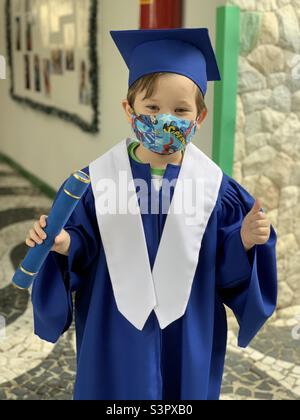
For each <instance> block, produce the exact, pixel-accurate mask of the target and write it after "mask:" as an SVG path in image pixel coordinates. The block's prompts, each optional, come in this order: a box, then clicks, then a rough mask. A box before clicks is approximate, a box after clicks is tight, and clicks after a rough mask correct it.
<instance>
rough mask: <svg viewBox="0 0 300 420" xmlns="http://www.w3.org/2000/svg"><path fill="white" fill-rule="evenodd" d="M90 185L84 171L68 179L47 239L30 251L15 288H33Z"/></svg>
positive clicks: (16, 276)
mask: <svg viewBox="0 0 300 420" xmlns="http://www.w3.org/2000/svg"><path fill="white" fill-rule="evenodd" d="M89 184H90V177H89V176H88V175H87V174H86V173H85V172H82V171H75V172H74V173H73V174H72V175H71V176H70V178H69V179H67V181H66V183H65V185H64V188H63V189H62V191H61V193H60V194H59V196H58V197H57V199H56V201H55V203H54V205H53V207H52V209H51V211H50V213H49V215H48V218H47V226H46V227H45V228H44V229H43V230H44V231H45V233H46V235H47V238H46V239H45V240H44V242H43V243H42V244H35V247H34V248H31V249H29V251H28V252H27V254H26V256H25V258H24V260H23V261H22V262H21V264H20V265H19V267H18V269H17V270H16V272H15V274H14V276H13V279H12V282H13V285H14V286H16V287H18V288H20V289H28V288H29V287H30V286H31V284H32V282H33V280H34V278H35V276H36V275H37V274H38V272H39V270H40V268H41V266H42V265H43V262H44V261H45V259H46V257H47V255H48V254H49V252H50V250H51V248H52V246H53V244H54V240H55V237H56V236H57V235H59V233H60V232H61V230H62V229H63V227H64V226H65V224H66V223H67V221H68V220H69V218H70V216H71V214H72V213H73V211H74V209H75V207H76V205H77V204H78V202H79V200H80V199H81V197H82V196H83V194H84V192H85V191H86V189H87V187H88V185H89Z"/></svg>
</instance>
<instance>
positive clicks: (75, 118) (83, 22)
mask: <svg viewBox="0 0 300 420" xmlns="http://www.w3.org/2000/svg"><path fill="white" fill-rule="evenodd" d="M98 1H99V0H80V1H78V0H25V1H22V2H20V0H6V37H7V49H8V51H7V56H8V64H9V67H10V71H11V78H10V80H11V89H10V95H11V97H12V98H13V99H14V100H15V101H17V102H19V103H21V104H23V105H26V106H30V107H31V108H33V109H35V110H37V111H40V112H44V113H47V114H48V115H49V116H52V117H53V116H54V117H58V118H62V119H63V120H65V121H66V122H68V123H73V124H76V125H77V126H78V127H80V128H81V129H82V130H84V131H86V132H90V133H97V132H99V109H98V87H99V83H98V77H99V76H98V54H97V17H98V16H97V15H98Z"/></svg>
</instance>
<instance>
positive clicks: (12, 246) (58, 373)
mask: <svg viewBox="0 0 300 420" xmlns="http://www.w3.org/2000/svg"><path fill="white" fill-rule="evenodd" d="M50 206H51V200H49V199H48V198H46V197H44V196H43V195H42V194H41V193H40V192H39V191H38V190H37V189H36V188H35V187H33V186H32V185H31V184H30V183H29V182H28V181H27V180H25V179H24V178H22V177H20V176H18V174H17V173H16V172H15V171H14V170H12V169H11V168H10V167H9V166H7V165H6V164H5V163H1V162H0V315H2V316H3V317H4V318H5V320H6V337H5V338H1V336H0V399H11V400H16V399H22V400H28V399H30V400H60V399H69V400H70V399H72V392H73V385H74V378H75V332H74V326H72V327H71V328H70V330H69V331H68V332H67V333H66V334H65V335H64V336H63V337H62V338H61V339H60V341H59V343H58V344H56V345H52V344H49V343H46V342H44V341H42V340H40V339H39V338H38V337H36V336H34V334H33V324H32V308H31V305H30V294H29V292H27V291H25V292H24V291H20V290H18V289H15V288H14V287H13V286H12V285H11V284H10V283H11V278H12V276H13V273H14V271H15V269H16V268H17V266H18V264H19V262H20V261H21V260H22V259H23V257H24V256H25V254H26V252H27V249H28V247H27V246H26V245H25V243H24V240H25V238H24V232H27V231H28V230H29V228H30V227H32V224H33V222H34V221H35V220H36V219H37V218H38V217H39V216H40V215H41V214H47V213H48V212H49V209H50ZM297 315H300V307H294V308H290V309H289V310H288V311H286V313H282V318H281V319H275V318H274V319H272V320H270V321H269V323H268V324H267V325H266V326H265V327H264V328H263V329H262V330H261V332H260V334H258V336H257V337H256V338H255V339H254V340H253V342H252V343H251V347H249V348H247V349H239V348H237V346H236V330H237V328H236V323H235V322H233V321H232V319H231V318H230V319H229V321H230V322H229V326H230V330H229V335H228V352H227V357H226V366H225V373H224V381H223V387H222V399H226V400H245V399H251V400H255V399H256V400H300V357H299V356H300V341H299V340H297V338H298V334H299V332H300V328H299V319H297Z"/></svg>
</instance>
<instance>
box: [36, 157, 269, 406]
mask: <svg viewBox="0 0 300 420" xmlns="http://www.w3.org/2000/svg"><path fill="white" fill-rule="evenodd" d="M130 165H131V168H132V174H133V178H134V179H135V178H143V179H145V180H146V181H147V183H148V186H149V194H151V188H150V183H151V173H150V165H149V164H145V163H140V162H137V161H135V160H133V159H132V158H131V157H130ZM83 170H84V171H85V172H86V173H89V168H88V167H86V168H84V169H83ZM179 170H180V166H177V165H173V164H169V165H168V166H167V168H166V171H165V174H164V177H165V178H167V179H169V181H171V180H172V179H177V178H178V175H179ZM62 188H63V185H62V186H61V188H60V189H59V191H58V193H57V195H58V194H59V193H60V191H61V190H62ZM136 191H138V190H136ZM173 192H174V188H173V189H172V190H171V194H172V195H173ZM57 195H56V197H57ZM172 195H171V196H172ZM160 199H161V196H160ZM149 202H150V200H149ZM139 203H140V200H139ZM253 203H254V198H253V197H252V196H251V195H250V194H249V193H248V192H247V191H246V190H245V189H244V188H243V187H242V186H241V185H239V184H238V183H237V182H236V181H235V180H234V179H233V178H231V177H229V176H227V175H226V174H225V173H223V179H222V183H221V187H220V191H219V196H218V199H217V202H216V205H215V208H214V210H213V212H212V214H211V217H210V219H209V222H208V225H207V228H206V231H205V234H204V236H203V240H202V246H201V250H200V253H199V262H198V265H197V270H196V273H195V277H194V281H193V285H192V289H191V294H190V298H189V302H188V306H187V309H186V312H185V314H184V315H183V316H182V317H181V318H179V319H177V320H176V321H174V322H173V323H171V324H169V325H168V326H167V327H166V328H165V329H163V330H161V329H160V327H159V324H158V321H157V318H156V316H155V313H154V311H152V312H151V314H150V316H149V318H148V320H147V321H146V324H145V326H144V328H143V330H142V331H140V330H138V329H136V328H135V327H134V326H133V325H132V324H131V323H130V322H129V321H128V320H127V319H126V318H125V317H124V316H123V315H122V314H121V313H120V312H119V311H118V309H117V306H116V303H115V299H114V294H113V289H112V285H111V281H110V277H109V272H108V267H107V263H106V257H105V253H104V249H103V245H102V242H101V237H100V233H99V229H98V225H97V219H96V213H95V205H94V198H93V192H92V189H91V186H89V187H88V189H87V191H86V192H85V194H84V196H83V197H82V200H81V201H80V202H79V203H78V205H77V207H76V209H75V211H74V213H73V214H72V215H71V217H70V219H69V221H68V222H67V224H66V226H65V229H66V230H67V231H68V232H69V234H70V235H71V246H70V252H69V255H68V256H63V255H60V254H58V253H56V252H53V251H51V252H50V253H49V255H48V256H47V258H46V260H45V262H44V264H43V266H42V268H41V270H40V272H39V274H38V275H37V276H36V278H35V281H34V284H33V289H32V304H33V315H34V331H35V334H37V335H38V336H39V337H40V338H41V339H44V340H47V341H49V342H53V343H55V342H57V340H58V339H59V337H60V336H61V335H62V334H63V333H64V332H65V331H66V330H67V329H68V328H69V326H70V324H71V322H72V319H73V315H74V314H75V326H76V340H77V341H76V342H77V376H76V382H75V389H74V399H76V400H97V399H98V400H103V399H107V400H117V399H120V400H168V399H170V400H206V399H218V398H219V395H220V388H221V381H222V375H223V367H224V358H225V351H226V336H227V323H226V313H225V309H224V304H225V305H228V306H229V307H230V308H231V309H232V310H233V312H234V314H235V316H236V318H237V320H238V323H239V327H240V329H239V337H238V344H239V346H241V347H246V346H247V345H248V344H249V342H250V341H251V340H252V339H253V337H254V336H255V335H256V333H257V332H258V330H259V329H260V328H261V327H262V325H263V324H264V322H265V321H266V320H267V318H268V317H270V316H271V314H272V313H273V311H274V309H275V306H276V299H277V273H276V255H275V244H276V233H275V231H274V229H273V227H271V236H270V239H269V241H268V242H267V243H266V244H264V245H256V246H255V247H253V248H252V249H251V250H250V251H249V252H246V251H245V249H244V247H243V244H242V241H241V237H240V228H241V224H242V221H243V218H244V217H245V215H246V214H247V213H248V212H249V211H250V209H251V208H252V206H253ZM140 204H141V203H140ZM141 216H142V220H143V226H144V231H145V237H146V243H147V249H148V253H149V261H150V264H151V268H152V267H153V264H154V260H155V256H156V253H157V249H158V244H159V240H160V238H161V234H162V230H163V227H164V223H165V220H166V216H167V215H166V214H162V212H160V214H150V213H149V214H142V215H141ZM130 245H131V244H130V243H129V244H128V246H130ZM133 252H134V247H133ZM169 264H172V255H170V261H169ZM128 270H130V267H128ZM171 282H172V279H170V283H171ZM72 292H75V305H74V308H73V303H72Z"/></svg>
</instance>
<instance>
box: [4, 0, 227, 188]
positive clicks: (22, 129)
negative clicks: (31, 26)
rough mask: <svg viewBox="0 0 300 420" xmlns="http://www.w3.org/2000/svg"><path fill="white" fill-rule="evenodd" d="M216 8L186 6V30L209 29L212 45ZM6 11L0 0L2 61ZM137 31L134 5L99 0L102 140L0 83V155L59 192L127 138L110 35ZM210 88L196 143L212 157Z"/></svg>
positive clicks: (120, 74)
mask: <svg viewBox="0 0 300 420" xmlns="http://www.w3.org/2000/svg"><path fill="white" fill-rule="evenodd" d="M220 3H223V1H222V2H221V0H209V1H206V0H205V1H199V0H186V5H185V19H184V26H185V27H202V26H205V27H208V28H209V30H210V33H211V36H212V41H213V45H215V41H214V36H215V30H214V29H215V28H214V27H215V12H216V11H215V6H216V5H219V4H220ZM4 5H5V0H0V55H4V56H6V42H5V20H4ZM204 6H205V7H204ZM138 25H139V3H138V1H137V0H99V18H98V26H99V35H98V44H99V65H100V100H99V105H100V130H101V132H100V134H97V135H91V134H86V133H84V132H83V131H81V130H80V129H79V128H78V127H77V126H74V125H72V124H70V123H65V122H64V121H62V120H60V119H57V118H55V117H49V116H46V115H44V114H43V113H39V112H36V111H33V110H31V109H30V108H28V107H24V106H20V105H19V104H18V103H16V102H15V101H12V100H11V98H10V97H9V95H8V91H9V79H8V78H7V80H0V152H3V153H5V154H6V155H8V156H9V157H11V158H12V159H14V160H15V161H17V162H18V163H19V164H20V165H22V166H23V167H24V168H25V169H27V170H28V171H30V172H31V173H32V174H34V175H36V176H38V177H39V178H41V179H42V180H44V181H45V182H47V183H48V184H49V185H51V186H52V187H53V188H58V187H59V186H60V185H61V183H62V181H63V180H64V179H66V178H67V177H68V176H69V175H70V174H71V172H73V171H74V170H76V169H80V168H83V167H84V166H87V165H88V164H89V163H90V162H91V161H93V160H95V159H96V158H97V157H98V156H100V155H101V154H102V153H104V152H105V151H106V150H108V149H110V148H111V147H112V146H113V145H114V144H116V143H118V142H119V141H121V140H122V139H123V138H124V137H126V136H128V135H131V129H130V126H129V124H128V123H127V121H126V119H125V116H124V113H123V110H122V108H121V101H122V99H123V98H125V97H126V92H127V86H128V70H127V67H126V65H125V63H124V62H123V60H122V58H121V56H120V54H119V52H118V51H117V49H116V48H115V46H114V43H113V41H112V39H111V37H110V34H109V31H110V30H118V29H119V30H122V29H137V28H138ZM7 73H8V74H7V76H9V72H7ZM209 85H210V86H209V88H208V94H207V99H206V102H207V105H208V109H209V115H208V117H207V121H206V122H205V124H204V126H203V130H202V132H201V133H200V134H199V135H198V136H197V138H195V140H194V142H195V144H197V145H198V146H199V147H200V148H201V149H202V150H203V151H204V152H205V153H207V154H208V155H209V156H210V154H211V140H212V104H213V99H212V96H213V95H212V93H213V89H212V86H213V85H212V84H209ZM64 94H65V93H64Z"/></svg>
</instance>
